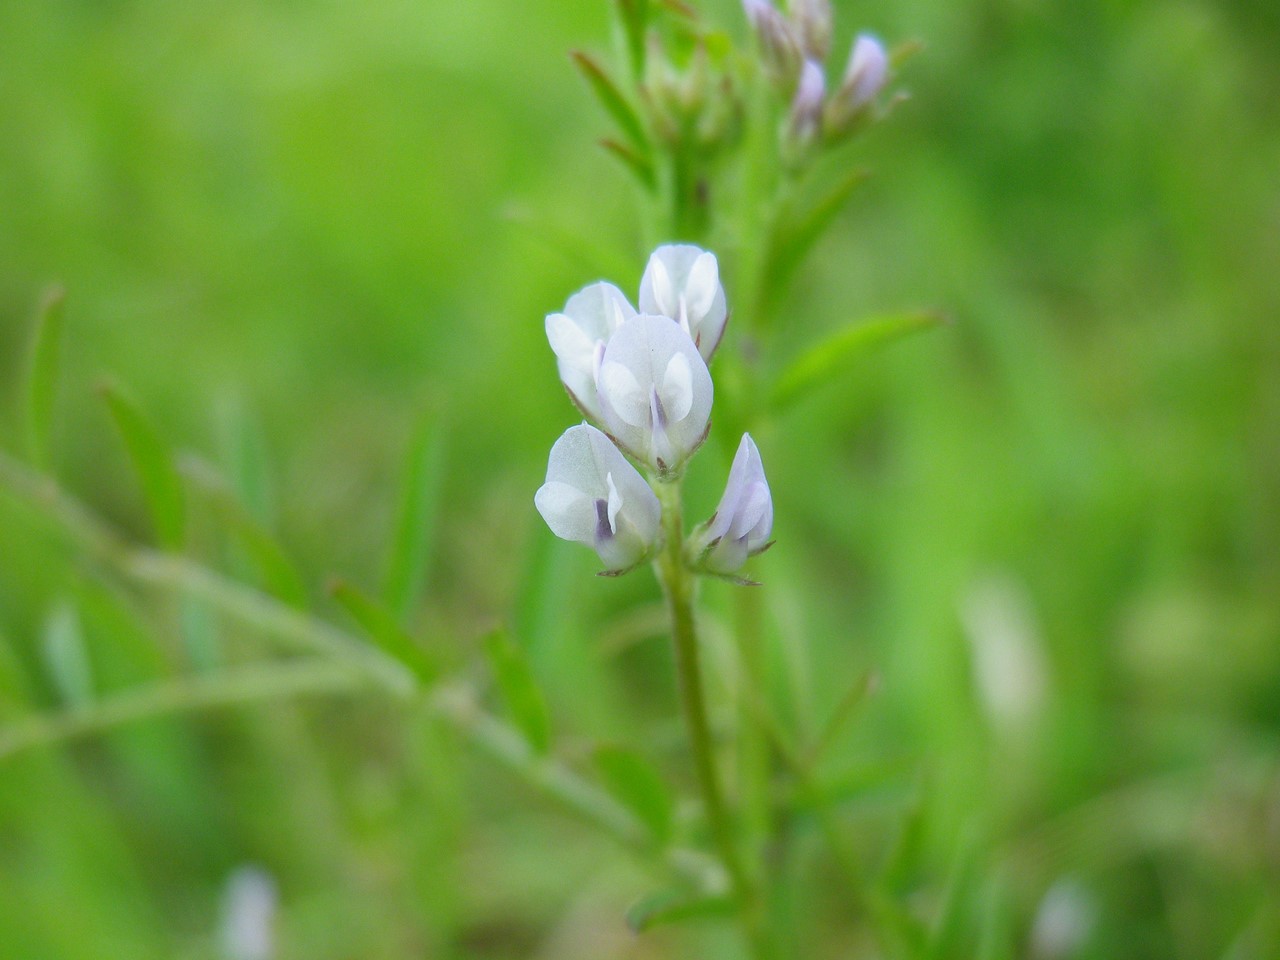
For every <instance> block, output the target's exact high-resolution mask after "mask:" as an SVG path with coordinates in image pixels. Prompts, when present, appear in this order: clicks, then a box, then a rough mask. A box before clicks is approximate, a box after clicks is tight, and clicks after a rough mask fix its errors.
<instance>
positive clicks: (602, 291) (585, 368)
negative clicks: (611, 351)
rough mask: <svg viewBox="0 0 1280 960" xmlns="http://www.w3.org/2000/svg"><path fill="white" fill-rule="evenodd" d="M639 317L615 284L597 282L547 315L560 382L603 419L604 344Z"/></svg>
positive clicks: (583, 406) (582, 406) (582, 405)
mask: <svg viewBox="0 0 1280 960" xmlns="http://www.w3.org/2000/svg"><path fill="white" fill-rule="evenodd" d="M635 315H636V311H635V308H634V307H633V306H631V303H630V302H629V301H628V300H627V298H626V295H625V294H623V292H622V291H621V290H619V289H618V288H617V287H615V286H614V285H613V284H611V283H603V282H602V283H593V284H591V285H590V286H588V287H584V288H583V289H581V290H579V291H578V292H577V293H575V294H574V295H573V296H571V297H570V298H569V300H568V302H567V303H566V304H565V305H564V310H563V312H561V313H552V314H548V315H547V341H548V342H549V343H550V344H551V349H552V351H553V352H554V353H555V355H556V366H557V367H558V368H559V371H560V380H561V382H562V383H564V386H565V389H566V390H568V391H569V396H570V397H572V398H573V401H574V403H576V404H577V405H578V407H579V409H581V410H582V412H583V413H585V414H586V415H587V416H589V417H591V418H592V419H594V420H597V421H599V420H600V401H599V399H598V398H597V396H596V381H597V379H598V378H599V375H600V360H601V358H602V357H603V356H604V345H605V344H606V343H607V342H608V341H609V338H610V337H611V336H613V334H614V332H615V331H616V330H617V329H618V328H619V327H621V326H622V324H623V323H624V322H626V321H627V320H629V319H631V318H632V317H634V316H635Z"/></svg>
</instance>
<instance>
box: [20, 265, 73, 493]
mask: <svg viewBox="0 0 1280 960" xmlns="http://www.w3.org/2000/svg"><path fill="white" fill-rule="evenodd" d="M65 303H66V291H64V290H63V289H62V288H61V287H53V288H52V289H50V290H49V291H48V292H47V293H45V295H44V297H43V299H42V300H41V302H40V310H39V313H38V314H37V316H36V329H35V337H34V339H33V340H32V344H31V359H30V364H31V365H30V370H29V372H28V380H27V452H28V454H29V456H30V457H31V462H32V463H34V464H35V465H36V466H37V467H39V468H40V469H41V470H48V469H49V464H50V462H51V459H52V454H51V451H50V446H51V437H52V434H53V405H54V400H55V398H56V397H57V393H58V372H59V370H60V368H61V363H60V360H61V356H62V339H63V327H64V324H63V314H64V310H63V307H64V304H65Z"/></svg>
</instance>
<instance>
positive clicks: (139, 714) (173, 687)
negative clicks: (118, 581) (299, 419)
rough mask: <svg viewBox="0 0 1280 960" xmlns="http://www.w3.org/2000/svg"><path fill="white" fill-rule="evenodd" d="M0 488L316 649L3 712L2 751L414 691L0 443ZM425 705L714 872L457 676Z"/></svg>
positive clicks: (567, 804) (329, 628) (305, 619)
mask: <svg viewBox="0 0 1280 960" xmlns="http://www.w3.org/2000/svg"><path fill="white" fill-rule="evenodd" d="M0 491H2V492H4V493H7V494H9V495H11V496H13V497H15V498H16V499H18V500H20V501H22V502H23V503H25V504H27V505H29V506H30V507H32V508H33V509H35V510H36V511H38V512H39V513H42V514H43V515H45V516H46V517H48V518H49V519H51V520H53V521H54V523H55V524H56V525H57V526H58V527H59V528H60V529H61V531H62V533H63V534H65V535H66V536H67V537H68V538H69V539H70V540H72V541H73V542H74V543H75V544H76V546H78V547H79V548H80V549H82V550H84V551H85V552H86V553H87V554H89V555H91V556H92V557H93V558H94V559H95V560H97V561H99V562H101V563H103V564H105V565H106V566H108V567H110V568H111V569H113V570H114V571H115V572H117V573H118V574H120V575H122V576H124V577H125V578H127V579H129V580H132V581H134V582H135V583H141V584H146V585H148V586H151V587H154V588H159V589H161V590H166V591H172V592H174V593H179V594H182V593H185V594H188V595H195V596H199V597H201V598H202V599H204V600H206V601H208V602H209V603H210V604H211V605H212V606H214V607H215V608H216V609H218V610H220V611H222V612H223V613H225V614H227V615H229V616H231V617H234V618H235V619H237V620H239V621H241V622H242V623H244V624H245V625H246V626H249V627H252V628H254V629H256V630H259V631H261V632H262V633H264V634H268V635H271V636H275V637H276V638H278V639H284V640H287V641H289V643H290V646H292V647H293V648H294V649H302V650H309V651H311V652H313V653H316V654H319V655H322V657H323V659H322V660H317V659H313V660H307V661H300V662H297V663H279V664H271V665H258V666H252V667H243V668H236V669H233V670H227V671H222V672H219V673H216V674H209V675H208V676H202V677H197V678H190V679H188V678H181V679H176V680H171V681H166V682H163V683H156V684H155V685H153V686H148V687H143V688H141V689H137V690H133V691H130V692H128V693H122V694H117V695H115V696H113V697H111V698H109V699H106V700H102V701H99V702H97V703H93V704H90V705H88V706H86V707H85V708H84V710H83V711H78V712H68V713H55V714H51V715H43V716H35V717H28V718H22V719H14V720H10V721H7V722H6V723H3V724H0V760H3V759H6V758H8V757H10V756H12V755H13V754H15V753H18V752H21V751H22V750H25V749H28V748H33V747H38V746H44V745H48V744H53V743H59V742H62V741H66V740H70V739H75V738H77V737H81V736H87V735H91V734H95V733H101V732H104V731H106V730H110V729H114V728H115V727H118V726H121V725H125V724H128V723H132V722H138V721H142V720H146V719H149V718H152V717H158V716H164V715H166V714H170V713H177V712H182V711H189V710H201V709H212V708H216V707H220V706H231V705H235V704H238V703H246V702H250V701H254V700H265V699H269V698H271V697H274V696H296V695H301V694H304V693H305V694H310V693H315V694H320V693H340V692H345V691H348V690H351V689H353V688H360V687H364V688H373V689H380V690H382V691H384V692H386V693H391V694H394V695H396V696H398V697H400V698H401V699H409V698H411V697H412V696H413V695H414V694H415V693H416V692H421V688H420V687H418V686H417V681H416V680H415V678H414V677H413V674H412V673H410V672H409V671H408V669H407V668H405V667H404V666H403V665H401V664H400V663H399V662H398V661H396V660H394V659H392V658H391V657H389V656H387V655H385V654H383V653H382V652H381V651H380V650H378V649H377V648H375V647H373V646H371V645H370V644H368V643H366V642H365V641H363V640H361V639H360V638H359V637H356V636H354V635H352V634H350V633H348V632H347V631H345V630H343V629H341V628H339V627H337V626H334V625H332V624H330V623H327V622H325V621H323V620H320V619H319V618H317V617H314V616H312V615H311V614H308V613H306V612H304V611H301V610H296V609H294V608H292V607H289V606H287V605H286V604H284V603H282V602H280V601H278V600H276V599H275V598H274V597H270V596H268V595H266V594H264V593H261V592H260V591H258V590H256V589H254V588H253V587H250V586H247V585H244V584H241V583H237V582H235V581H233V580H230V579H228V578H226V577H223V576H222V575H220V574H218V573H216V572H215V571H213V570H209V569H208V568H206V567H203V566H201V565H200V564H198V563H195V562H193V561H191V560H188V559H185V558H183V557H180V556H175V555H172V554H167V553H162V552H160V551H156V550H151V549H148V548H145V547H137V546H134V545H132V544H130V543H129V542H128V541H126V540H125V539H124V538H123V537H122V536H120V534H118V533H117V532H116V531H115V530H113V529H112V528H111V527H110V526H109V525H107V524H106V523H104V522H103V521H102V520H100V519H99V518H98V517H97V516H96V515H94V514H93V512H92V511H90V510H89V509H88V508H87V507H86V506H85V505H84V504H82V503H81V502H80V501H79V500H77V499H75V498H74V497H72V496H70V495H69V494H67V493H66V492H65V491H63V490H62V489H61V487H59V485H58V483H57V481H55V480H54V479H53V478H51V477H48V476H46V475H44V474H41V473H39V472H37V471H34V470H32V469H30V468H29V467H27V466H26V465H24V464H22V463H20V462H19V461H17V460H15V459H13V458H12V457H10V456H8V455H7V454H4V453H0ZM425 706H426V708H427V709H428V710H430V711H432V712H434V713H436V714H437V715H439V716H440V717H442V718H443V719H444V720H445V721H446V722H447V723H448V724H449V725H450V726H452V727H453V728H454V729H456V730H457V731H458V732H459V733H460V734H462V735H463V736H464V737H466V738H467V739H468V740H469V741H470V742H471V743H472V744H473V745H474V746H476V747H477V748H478V749H480V751H481V752H483V753H484V754H486V755H487V756H488V757H489V758H490V759H491V760H493V761H495V762H497V763H498V764H499V765H500V766H502V767H505V768H506V769H507V770H509V771H511V772H512V773H513V774H515V775H516V776H518V777H520V778H522V779H523V780H525V781H526V782H528V783H529V784H531V785H533V786H534V787H535V788H537V789H538V790H540V791H541V792H542V793H544V794H545V795H546V796H548V797H549V798H551V799H552V800H554V801H556V802H557V803H558V804H559V805H560V806H561V807H563V808H564V809H566V810H568V811H569V812H571V813H573V814H575V815H576V816H578V817H579V818H580V819H581V820H584V821H586V822H587V823H591V824H593V825H595V826H597V827H599V828H600V829H601V830H602V831H603V832H604V833H606V834H608V835H609V836H611V837H612V838H613V839H614V840H615V841H617V842H618V843H620V844H621V845H622V846H624V847H627V848H628V849H631V850H633V851H634V852H635V853H636V854H637V855H639V856H641V857H643V858H645V859H648V860H655V859H656V860H657V861H659V862H660V863H662V864H663V865H664V866H665V867H666V868H667V869H669V870H671V871H672V872H673V873H675V874H678V875H681V876H683V877H685V878H687V879H688V880H689V881H691V882H693V883H695V884H698V885H700V886H706V885H708V884H709V883H712V882H713V877H714V875H716V874H718V873H719V871H720V868H719V866H718V865H715V864H710V863H709V862H708V860H707V859H706V858H705V857H704V856H701V855H699V854H698V853H697V852H695V851H692V850H688V849H682V848H674V847H658V846H656V845H655V844H654V842H653V838H652V836H651V835H650V833H649V831H648V830H646V829H645V827H644V826H643V825H642V824H641V823H640V822H639V821H638V820H637V819H636V818H635V817H634V816H633V815H632V814H631V813H630V811H628V810H626V809H625V808H623V807H621V806H620V805H619V804H618V803H617V801H615V800H614V799H613V798H612V797H611V796H610V795H609V794H608V793H606V792H604V791H603V790H601V789H600V788H598V787H597V786H595V785H594V784H593V783H591V782H590V781H588V780H585V779H583V778H582V777H580V776H579V775H578V774H577V773H575V772H574V771H573V770H572V769H571V768H570V767H568V766H566V765H565V764H563V763H561V762H559V761H557V760H555V759H554V758H551V757H546V756H543V755H540V754H535V753H534V752H533V751H532V750H531V749H530V748H529V747H528V744H527V743H526V742H525V741H524V739H523V738H522V737H521V736H520V735H519V734H518V733H517V732H516V731H515V730H513V729H512V728H511V727H510V726H509V725H508V724H505V723H503V722H502V721H500V720H498V719H497V718H496V717H494V716H492V715H491V714H489V713H487V712H485V711H484V710H483V709H481V707H480V706H479V705H478V704H477V703H476V702H475V700H474V697H473V696H472V695H471V693H470V691H469V689H468V688H467V687H466V685H464V684H462V683H454V684H446V683H444V682H441V683H438V684H437V685H436V686H435V687H434V688H433V689H432V690H431V691H430V692H429V693H428V695H427V698H426V701H425Z"/></svg>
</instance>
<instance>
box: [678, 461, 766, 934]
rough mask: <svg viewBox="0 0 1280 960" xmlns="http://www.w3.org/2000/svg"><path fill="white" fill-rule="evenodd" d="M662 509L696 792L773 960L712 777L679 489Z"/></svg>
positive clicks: (749, 929) (747, 927) (747, 924)
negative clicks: (696, 786) (696, 785)
mask: <svg viewBox="0 0 1280 960" xmlns="http://www.w3.org/2000/svg"><path fill="white" fill-rule="evenodd" d="M656 487H657V492H658V499H659V500H660V501H661V503H662V527H663V534H664V543H663V548H662V552H661V553H660V554H659V555H658V557H657V559H656V561H655V563H654V566H655V569H656V572H657V575H658V580H659V582H660V583H661V584H662V588H663V592H664V594H665V595H666V598H667V609H668V613H669V615H670V618H671V638H672V641H673V643H674V645H675V655H676V672H677V675H678V681H679V686H680V702H681V706H682V708H683V712H684V720H685V725H686V726H687V728H688V733H689V746H690V750H691V752H692V755H693V764H694V769H695V771H696V773H697V777H698V787H699V790H700V791H701V793H702V802H703V806H704V808H705V810H706V816H707V823H708V825H709V827H710V828H711V835H712V838H713V839H714V841H715V845H716V849H717V851H718V853H719V855H720V859H721V860H722V861H723V863H724V867H725V870H726V871H727V872H728V874H729V879H730V882H731V883H732V885H733V895H734V898H735V899H736V900H737V902H738V907H739V915H740V917H741V919H742V923H743V929H744V932H745V933H746V936H747V940H748V942H749V943H750V945H751V948H752V952H753V954H754V955H755V956H757V957H761V958H763V957H768V956H771V955H772V950H771V949H770V947H769V941H768V937H767V936H766V934H765V932H764V927H763V925H762V923H761V919H762V918H761V914H760V906H761V905H760V903H759V900H758V898H757V896H756V892H755V888H754V885H753V884H752V882H751V877H750V875H749V874H748V873H747V870H746V868H745V866H744V864H743V860H742V855H741V853H740V852H739V849H738V843H737V840H736V838H735V835H734V826H733V821H732V819H731V817H730V815H729V809H728V807H727V806H726V804H725V801H724V794H723V793H722V791H721V789H720V777H719V775H718V773H717V771H716V761H715V746H714V743H713V740H712V735H711V725H710V722H709V721H708V718H707V704H706V697H705V695H704V691H703V682H702V665H701V658H700V654H699V649H698V635H697V628H696V625H695V623H694V617H693V593H694V576H693V573H692V572H691V571H690V570H689V568H688V567H687V566H686V565H685V562H684V519H683V515H682V508H681V501H680V483H679V481H678V480H676V481H672V482H659V483H657V484H656Z"/></svg>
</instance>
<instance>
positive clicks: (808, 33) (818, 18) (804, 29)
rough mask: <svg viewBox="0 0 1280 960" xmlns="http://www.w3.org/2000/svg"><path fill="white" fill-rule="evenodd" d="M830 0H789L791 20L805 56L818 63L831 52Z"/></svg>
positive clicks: (831, 18)
mask: <svg viewBox="0 0 1280 960" xmlns="http://www.w3.org/2000/svg"><path fill="white" fill-rule="evenodd" d="M833 18H834V17H833V14H832V11H831V0H791V20H792V22H793V23H795V25H796V27H797V28H798V32H799V34H800V46H801V49H802V50H803V51H804V55H805V57H807V58H808V59H810V60H817V61H818V62H819V63H821V62H822V61H824V60H826V59H827V54H828V53H830V52H831V21H832V20H833Z"/></svg>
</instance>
